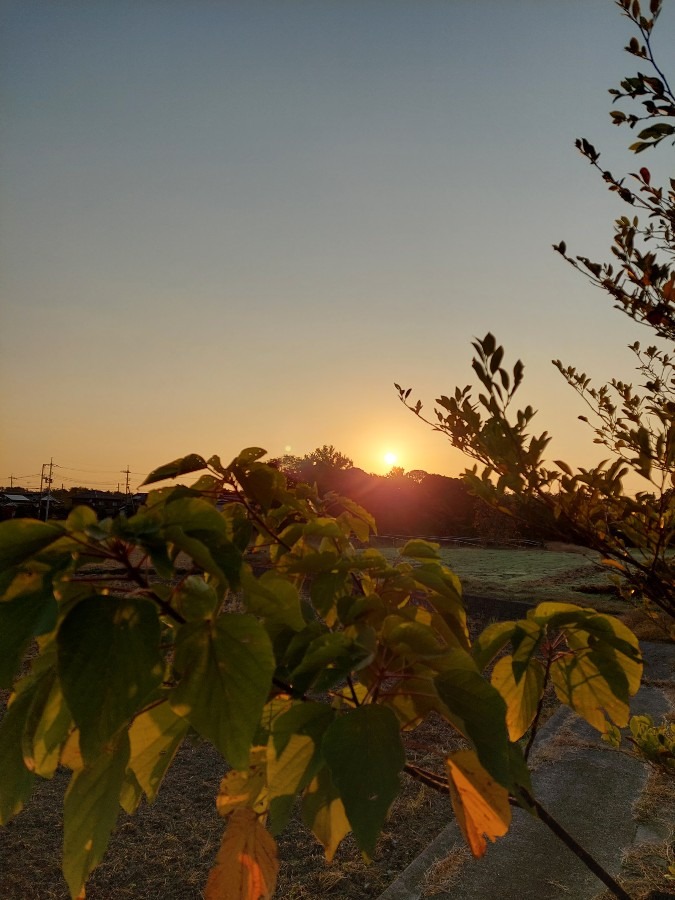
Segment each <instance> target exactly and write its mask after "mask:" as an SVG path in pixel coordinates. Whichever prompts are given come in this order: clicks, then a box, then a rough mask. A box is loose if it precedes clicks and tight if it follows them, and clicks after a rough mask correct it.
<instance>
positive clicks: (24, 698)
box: [0, 685, 35, 825]
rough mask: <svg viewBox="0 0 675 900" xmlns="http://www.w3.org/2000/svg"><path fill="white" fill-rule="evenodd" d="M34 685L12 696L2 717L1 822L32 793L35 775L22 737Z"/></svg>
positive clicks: (0, 739) (0, 823)
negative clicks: (23, 747)
mask: <svg viewBox="0 0 675 900" xmlns="http://www.w3.org/2000/svg"><path fill="white" fill-rule="evenodd" d="M31 687H32V685H28V686H27V687H26V689H25V690H23V691H21V692H20V693H18V694H15V695H14V696H13V697H12V698H11V702H10V705H9V708H8V709H7V710H6V712H5V713H4V714H3V716H2V720H0V825H6V824H7V822H9V820H10V819H11V818H12V817H13V816H15V815H16V814H17V813H18V812H20V811H21V810H22V809H23V805H24V803H25V802H26V801H27V800H28V798H29V797H30V795H31V793H32V790H33V784H34V782H35V775H34V774H33V773H32V772H29V770H28V769H27V768H26V766H25V764H24V759H23V752H22V749H21V740H22V736H23V730H24V727H25V722H26V717H27V715H28V712H29V711H30V705H31V702H32V700H33V696H34V695H33V691H32V690H31Z"/></svg>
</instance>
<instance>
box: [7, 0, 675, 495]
mask: <svg viewBox="0 0 675 900" xmlns="http://www.w3.org/2000/svg"><path fill="white" fill-rule="evenodd" d="M665 5H666V7H667V8H666V10H665V12H664V13H663V15H662V17H661V20H660V22H659V24H658V25H657V30H656V32H655V45H656V50H657V53H658V51H659V49H660V51H661V57H662V58H663V59H664V64H665V65H667V64H668V62H669V55H670V57H671V58H672V53H671V51H672V47H673V46H675V10H674V9H673V5H674V4H673V3H672V2H671V0H666V4H665ZM0 16H1V22H0V24H1V29H0V90H1V97H0V102H1V104H2V109H1V112H2V118H3V139H2V144H1V147H0V215H1V222H0V291H1V300H2V313H1V315H2V323H1V329H0V377H1V384H2V422H3V425H2V429H3V435H2V442H1V444H0V483H3V482H5V483H6V482H7V480H8V476H9V475H10V474H15V475H20V474H24V473H33V472H39V471H40V466H41V464H42V463H43V462H45V460H48V459H49V458H50V457H53V458H54V461H55V462H57V463H59V464H60V465H62V466H64V467H70V468H69V469H65V468H64V469H62V474H65V473H66V472H68V475H69V476H70V475H71V473H72V475H73V477H74V479H75V480H84V476H83V477H82V478H80V476H79V475H77V474H75V473H77V472H78V471H79V470H80V469H89V470H92V472H91V473H90V476H89V480H90V481H94V480H97V479H98V480H101V481H105V480H106V479H110V480H112V481H113V482H114V481H115V480H116V475H115V472H119V470H120V469H123V468H124V467H125V466H126V465H127V464H129V465H130V466H131V469H132V471H134V472H138V473H143V472H146V471H148V470H149V469H150V468H152V467H154V466H155V465H157V464H159V463H163V462H165V461H167V460H169V459H172V458H174V457H176V456H179V455H182V454H184V453H187V452H199V453H203V454H206V455H210V454H211V453H214V452H216V453H220V454H221V455H222V457H223V458H228V459H229V457H231V456H232V455H233V454H234V453H235V452H236V451H238V450H239V449H241V448H242V447H244V446H249V445H259V446H263V447H266V448H267V449H268V450H269V451H270V453H271V454H272V455H278V454H281V453H283V452H284V450H285V448H291V452H293V453H298V454H300V455H301V454H303V453H305V452H308V451H311V450H312V449H313V448H314V447H316V446H317V445H319V444H323V443H332V444H335V445H336V446H337V447H338V448H339V449H341V450H342V451H343V452H345V453H347V454H348V455H350V456H352V457H353V458H354V460H355V463H356V464H357V465H360V466H362V467H363V468H365V469H367V470H369V471H384V470H385V469H386V465H385V464H384V462H383V459H382V457H383V454H384V452H385V451H387V450H389V451H392V452H394V453H397V454H398V457H399V463H400V464H401V465H403V466H404V467H405V468H407V469H409V468H422V469H426V470H427V471H432V472H440V473H444V474H455V473H456V472H457V471H458V470H459V469H460V468H461V467H462V460H461V458H460V457H459V456H458V455H457V454H455V453H454V452H453V451H451V449H450V447H449V445H447V443H445V442H444V440H443V439H442V438H441V437H440V436H439V435H436V434H433V433H432V432H431V431H430V430H428V429H425V428H424V427H423V426H422V425H421V424H420V423H419V422H417V421H416V420H415V419H414V418H413V417H412V416H411V415H410V414H409V413H406V411H405V410H404V409H403V407H402V406H400V404H399V403H398V400H397V398H396V393H395V391H394V388H393V382H394V381H397V382H399V383H401V384H403V385H405V386H407V387H412V388H413V391H414V394H415V395H416V396H420V397H422V399H424V400H425V401H427V402H428V403H429V404H431V403H432V402H433V399H434V398H435V397H436V396H437V395H438V394H440V393H447V392H448V391H449V390H451V389H452V388H453V387H454V386H455V385H456V384H461V385H463V384H465V383H466V382H467V381H468V380H470V379H469V376H470V367H469V362H470V356H471V350H470V341H471V339H472V338H473V337H474V336H476V335H483V334H484V333H485V332H486V331H488V330H492V331H493V332H494V333H495V334H496V335H497V338H498V339H499V341H500V342H502V343H505V345H506V347H507V352H508V353H509V355H510V357H511V358H512V359H515V357H516V356H520V357H521V358H522V359H523V360H524V362H525V364H526V380H525V384H524V388H523V401H524V402H531V403H532V404H533V405H534V406H535V407H537V408H539V409H540V414H539V417H538V421H539V426H540V429H542V430H543V429H544V428H548V429H549V430H550V431H552V432H553V433H554V434H555V435H556V443H555V444H554V448H553V451H552V455H553V456H556V455H562V456H565V457H566V458H568V459H570V461H572V462H577V463H582V464H585V463H588V462H590V461H592V460H593V459H595V456H594V451H593V448H592V444H591V443H590V438H589V437H588V435H587V432H586V430H585V429H584V428H583V426H581V424H580V423H578V422H577V421H576V416H577V415H578V414H579V413H580V412H582V411H583V410H582V408H581V406H580V405H579V401H578V399H577V398H576V397H575V395H574V394H573V393H572V391H571V390H570V389H569V388H567V387H566V385H565V384H564V383H563V382H562V379H561V378H560V376H559V375H557V373H556V372H555V370H554V369H553V367H552V366H551V365H550V360H551V359H552V358H558V357H559V358H562V359H563V361H565V362H568V363H574V364H576V365H578V367H580V368H581V369H583V370H585V371H586V372H588V373H589V374H593V375H595V376H597V377H598V378H599V379H606V378H607V377H609V376H610V375H613V374H615V375H618V376H621V377H624V378H625V379H630V378H631V358H630V355H629V354H628V353H627V352H626V351H625V349H624V347H625V345H626V344H627V343H628V342H629V341H632V340H635V339H636V338H640V337H641V338H642V339H644V340H649V338H648V336H647V335H648V332H645V331H643V330H640V329H638V328H637V326H634V325H632V324H631V323H630V322H629V321H628V320H627V319H624V318H623V317H622V316H621V315H620V314H619V313H618V312H611V311H610V308H609V303H608V301H607V300H606V299H605V297H604V296H603V295H602V294H600V293H599V292H594V291H593V290H592V289H591V288H590V287H589V286H587V285H586V283H585V282H584V281H583V279H582V278H580V277H579V276H576V275H575V273H574V272H572V270H571V269H569V267H568V266H566V265H565V264H564V262H563V260H562V259H561V258H560V257H559V256H558V255H557V254H555V253H554V252H553V251H552V250H551V244H553V243H554V242H558V241H559V240H560V239H565V240H566V241H567V244H568V247H569V248H570V249H571V250H573V251H576V252H579V253H582V254H585V255H588V256H590V257H592V258H597V259H603V258H607V257H608V255H609V253H608V247H609V244H610V242H611V235H612V230H611V224H612V220H613V218H614V217H615V216H616V215H619V214H622V213H623V212H624V209H623V207H622V205H621V204H620V203H619V202H618V201H616V200H615V199H614V198H612V197H610V196H609V195H608V194H607V193H606V191H605V190H604V187H603V184H602V182H601V181H600V180H599V179H598V178H597V177H595V175H594V173H593V172H592V170H591V169H590V167H589V166H588V164H587V163H586V162H585V161H584V160H583V159H582V158H581V157H580V156H579V155H578V153H577V152H576V151H575V149H574V147H573V142H574V138H575V137H578V136H582V135H583V136H585V137H587V138H588V139H589V140H591V141H592V142H593V143H594V144H595V145H596V146H597V147H598V149H601V150H602V151H603V161H604V162H605V163H606V165H607V166H608V167H609V168H611V169H612V171H614V172H615V173H617V174H618V173H620V172H623V171H628V170H629V169H631V168H632V169H634V168H635V166H636V162H635V160H634V158H632V157H631V156H630V155H629V154H628V153H627V152H626V150H625V147H626V145H627V144H628V143H629V142H630V137H631V136H630V134H629V132H628V131H627V130H624V129H617V128H614V127H613V126H612V125H611V123H610V120H609V116H608V109H609V101H610V98H609V95H608V94H607V88H609V87H613V86H615V85H616V84H617V83H618V81H619V79H620V78H621V77H622V76H625V75H628V74H633V72H634V71H635V68H636V61H635V60H634V59H633V58H631V57H629V56H628V55H627V54H626V53H624V52H623V51H622V46H623V45H624V44H625V43H626V42H627V40H628V38H629V36H630V34H631V31H630V25H629V23H628V21H627V20H625V19H623V18H622V17H621V15H620V13H619V11H618V9H616V8H615V6H614V4H613V3H612V2H611V0H566V2H554V0H502V2H496V0H494V2H487V0H474V2H469V0H444V2H440V0H424V2H419V0H407V2H398V0H304V2H301V0H269V2H259V0H245V2H237V0H228V2H206V0H204V2H200V0H190V2H178V0H173V2H172V0H167V2H155V0H134V2H121V0H114V2H112V0H92V2H88V3H84V2H66V0H50V2H34V0H17V2H11V0H10V2H5V3H4V4H3V6H2V11H1V12H0ZM658 152H661V153H662V155H666V154H667V152H668V151H666V150H664V151H658ZM655 160H656V157H655ZM651 163H652V161H651V159H648V158H647V157H642V158H641V162H640V164H647V165H651ZM668 174H672V173H668ZM97 472H98V474H96V473H97ZM57 478H59V476H58V474H57ZM137 480H140V479H137Z"/></svg>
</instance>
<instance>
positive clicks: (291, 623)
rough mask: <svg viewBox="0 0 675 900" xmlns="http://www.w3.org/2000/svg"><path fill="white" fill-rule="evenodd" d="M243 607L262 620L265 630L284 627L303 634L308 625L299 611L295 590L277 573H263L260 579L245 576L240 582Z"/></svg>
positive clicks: (296, 591)
mask: <svg viewBox="0 0 675 900" xmlns="http://www.w3.org/2000/svg"><path fill="white" fill-rule="evenodd" d="M242 585H243V588H244V603H245V604H246V608H247V609H248V610H249V612H251V613H253V615H255V616H260V618H262V619H264V620H265V624H266V625H267V628H268V630H271V631H277V630H279V629H280V628H281V627H283V626H286V627H288V628H291V629H292V630H293V631H302V629H303V628H304V627H305V625H306V624H307V623H306V622H305V619H304V616H303V615H302V610H301V608H300V594H299V592H298V589H297V588H296V587H295V585H294V584H292V583H291V582H290V581H289V580H288V579H286V578H284V577H283V576H281V575H278V574H277V573H276V572H273V571H271V572H265V573H264V574H263V575H261V577H260V578H254V577H253V575H245V576H244V577H243V579H242Z"/></svg>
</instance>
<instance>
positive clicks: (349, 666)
mask: <svg viewBox="0 0 675 900" xmlns="http://www.w3.org/2000/svg"><path fill="white" fill-rule="evenodd" d="M371 656H372V652H371V648H369V647H366V646H364V645H363V644H360V643H359V642H357V641H355V640H354V639H353V638H352V637H351V636H350V635H348V634H345V632H343V631H336V632H331V633H328V634H322V635H320V636H319V637H317V638H315V639H314V640H313V641H312V642H311V644H310V645H309V646H308V647H307V650H306V652H305V655H304V658H303V660H302V662H301V663H300V664H299V665H298V666H296V668H295V669H294V670H293V672H292V673H291V683H292V684H293V686H294V687H296V688H297V689H298V690H303V691H306V690H308V689H309V687H310V686H312V685H314V687H315V688H316V690H320V691H326V690H329V689H330V688H331V687H333V686H334V685H335V684H337V683H338V682H339V681H342V680H343V679H344V678H345V677H346V676H347V675H348V674H349V673H350V672H351V671H352V670H353V669H356V668H358V666H359V665H361V664H363V663H364V662H366V661H367V660H368V659H369V658H370V657H371Z"/></svg>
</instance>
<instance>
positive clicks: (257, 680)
mask: <svg viewBox="0 0 675 900" xmlns="http://www.w3.org/2000/svg"><path fill="white" fill-rule="evenodd" d="M174 666H175V669H176V672H177V673H178V674H179V676H180V681H179V683H178V686H177V687H176V688H175V689H174V690H173V691H172V693H171V695H170V698H169V702H170V704H171V707H172V709H173V710H174V712H175V713H177V715H179V716H184V717H185V718H187V719H188V721H189V722H190V724H191V725H193V726H194V728H195V729H196V730H197V731H198V732H199V733H200V734H201V735H202V737H205V738H206V739H207V740H209V741H211V742H212V743H213V744H215V746H216V747H217V748H218V750H220V752H221V753H222V754H223V756H224V757H225V759H226V760H227V761H228V762H229V763H230V764H231V765H232V766H234V768H235V769H244V768H245V767H246V766H247V765H248V756H249V749H250V746H251V742H252V739H253V736H254V734H255V732H256V728H257V726H258V722H259V720H260V715H261V712H262V709H263V706H264V705H265V701H266V700H267V695H268V693H269V689H270V686H271V683H272V675H273V673H274V668H275V661H274V655H273V652H272V645H271V643H270V639H269V637H268V635H267V632H266V631H265V629H264V628H263V627H262V625H261V624H260V623H259V622H258V621H257V620H256V619H255V618H254V617H253V616H248V615H239V614H234V613H231V614H228V615H224V616H221V617H220V618H218V619H216V620H215V622H199V623H189V624H188V625H184V626H183V627H182V628H181V629H180V631H179V632H178V635H177V638H176V655H175V661H174Z"/></svg>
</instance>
